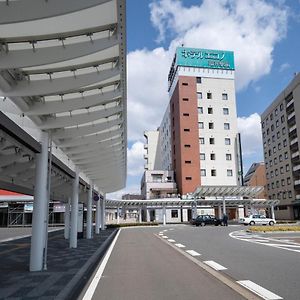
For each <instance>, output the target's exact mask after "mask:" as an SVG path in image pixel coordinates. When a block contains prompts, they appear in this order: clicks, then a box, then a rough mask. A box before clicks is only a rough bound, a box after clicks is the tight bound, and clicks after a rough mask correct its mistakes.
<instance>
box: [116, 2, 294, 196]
mask: <svg viewBox="0 0 300 300" xmlns="http://www.w3.org/2000/svg"><path fill="white" fill-rule="evenodd" d="M181 43H184V44H185V46H187V47H202V48H211V49H223V50H233V51H234V52H235V65H236V91H237V93H236V96H237V113H238V117H239V119H238V124H239V130H240V132H241V134H242V141H243V156H244V167H245V171H247V169H248V168H249V166H250V165H251V163H252V162H255V161H261V160H263V155H262V143H261V133H260V124H259V121H260V119H259V114H261V113H262V112H263V111H264V110H265V108H266V107H267V106H268V105H269V104H270V103H271V102H272V101H273V100H274V98H275V97H276V96H277V95H278V94H279V93H280V91H281V90H282V89H283V88H284V87H285V86H286V85H287V84H288V83H289V82H290V80H291V79H292V78H293V76H294V75H293V74H294V73H295V72H299V71H300V58H299V56H300V0H287V1H283V0H277V1H275V0H274V1H267V0H204V1H200V0H182V1H177V0H153V1H149V0H128V1H127V50H128V60H127V68H128V138H129V140H128V178H127V186H126V189H125V190H123V191H120V192H118V193H115V194H114V195H113V196H115V197H119V196H120V195H121V194H122V193H124V192H139V185H140V179H141V176H142V173H143V164H144V161H143V143H144V138H143V131H144V130H151V129H156V128H157V127H158V126H159V125H160V121H161V119H162V116H163V113H164V111H165V108H166V106H167V103H168V97H167V93H166V84H167V72H168V68H169V66H170V60H171V58H172V56H173V54H174V50H175V48H176V46H179V45H180V44H181Z"/></svg>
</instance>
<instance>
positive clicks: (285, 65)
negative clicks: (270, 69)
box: [279, 63, 291, 72]
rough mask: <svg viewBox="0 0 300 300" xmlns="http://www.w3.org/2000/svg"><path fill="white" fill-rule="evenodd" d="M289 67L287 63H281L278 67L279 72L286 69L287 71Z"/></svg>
mask: <svg viewBox="0 0 300 300" xmlns="http://www.w3.org/2000/svg"><path fill="white" fill-rule="evenodd" d="M290 67H291V65H290V64H289V63H283V64H282V65H281V66H280V67H279V72H283V71H285V70H286V69H289V68H290Z"/></svg>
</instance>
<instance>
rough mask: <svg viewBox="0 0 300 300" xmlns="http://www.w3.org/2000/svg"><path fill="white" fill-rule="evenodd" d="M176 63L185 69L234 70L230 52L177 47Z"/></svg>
mask: <svg viewBox="0 0 300 300" xmlns="http://www.w3.org/2000/svg"><path fill="white" fill-rule="evenodd" d="M176 63H177V65H178V66H185V67H198V68H210V69H223V70H234V58H233V52H232V51H222V50H207V49H197V48H185V47H178V48H177V50H176Z"/></svg>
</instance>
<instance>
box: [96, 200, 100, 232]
mask: <svg viewBox="0 0 300 300" xmlns="http://www.w3.org/2000/svg"><path fill="white" fill-rule="evenodd" d="M100 216H101V207H100V199H98V201H96V226H95V233H96V234H99V233H100Z"/></svg>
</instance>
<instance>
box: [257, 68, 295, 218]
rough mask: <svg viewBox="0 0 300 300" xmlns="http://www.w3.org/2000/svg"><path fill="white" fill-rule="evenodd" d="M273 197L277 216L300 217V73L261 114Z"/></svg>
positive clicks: (268, 183) (265, 155) (267, 170)
mask: <svg viewBox="0 0 300 300" xmlns="http://www.w3.org/2000/svg"><path fill="white" fill-rule="evenodd" d="M261 126H262V134H263V145H264V159H265V166H266V178H267V193H268V198H269V199H278V200H280V205H279V206H278V207H277V210H275V215H276V218H279V219H300V155H299V139H298V137H299V136H300V74H299V73H298V74H297V75H295V77H294V78H293V80H292V81H291V82H290V83H289V85H288V86H287V87H286V88H285V89H284V90H283V91H282V92H281V93H280V94H279V95H278V96H277V98H276V99H275V100H274V101H273V102H272V103H271V105H270V106H269V107H268V108H267V109H266V110H265V111H264V113H263V114H262V115H261Z"/></svg>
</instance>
